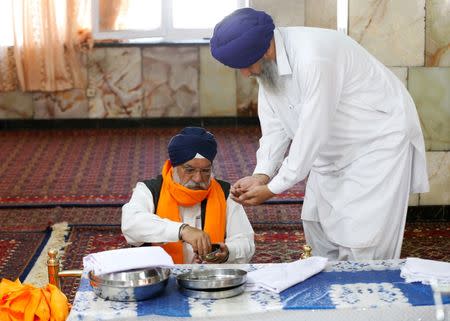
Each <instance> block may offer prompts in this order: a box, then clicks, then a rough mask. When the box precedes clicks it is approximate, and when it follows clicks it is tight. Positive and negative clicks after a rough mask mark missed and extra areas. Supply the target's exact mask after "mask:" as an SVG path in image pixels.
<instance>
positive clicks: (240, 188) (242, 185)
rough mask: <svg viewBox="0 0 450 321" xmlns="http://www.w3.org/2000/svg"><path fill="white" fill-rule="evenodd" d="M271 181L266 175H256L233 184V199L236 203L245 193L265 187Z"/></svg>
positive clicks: (231, 191)
mask: <svg viewBox="0 0 450 321" xmlns="http://www.w3.org/2000/svg"><path fill="white" fill-rule="evenodd" d="M268 181H269V177H268V176H267V175H264V174H254V175H253V176H246V177H244V178H241V179H240V180H238V181H237V182H236V183H234V184H233V186H231V188H230V193H231V198H232V199H233V200H235V201H237V199H238V198H239V196H241V195H242V194H243V193H245V192H247V191H248V190H249V189H251V188H253V187H255V186H260V185H264V184H266V183H267V182H268Z"/></svg>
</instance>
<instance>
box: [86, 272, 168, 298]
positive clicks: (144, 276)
mask: <svg viewBox="0 0 450 321" xmlns="http://www.w3.org/2000/svg"><path fill="white" fill-rule="evenodd" d="M169 276H170V269H168V268H150V269H137V270H130V271H123V272H115V273H107V274H102V275H95V274H94V273H93V272H92V271H91V272H89V273H88V278H89V281H90V284H91V286H92V288H93V290H94V293H95V294H96V295H98V296H99V297H101V298H103V299H106V300H113V301H140V300H147V299H150V298H152V297H155V296H157V295H159V294H160V293H161V292H163V291H164V289H165V287H166V286H167V282H168V279H169Z"/></svg>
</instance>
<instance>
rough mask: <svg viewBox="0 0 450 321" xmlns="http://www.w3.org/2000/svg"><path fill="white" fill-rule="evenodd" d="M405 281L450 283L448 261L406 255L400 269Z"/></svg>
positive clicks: (449, 265)
mask: <svg viewBox="0 0 450 321" xmlns="http://www.w3.org/2000/svg"><path fill="white" fill-rule="evenodd" d="M400 276H401V277H402V278H404V279H405V280H406V282H408V283H410V282H422V283H424V284H430V283H432V282H438V283H439V284H450V263H448V262H440V261H433V260H425V259H419V258H415V257H408V258H407V259H406V262H405V265H403V266H402V268H401V269H400Z"/></svg>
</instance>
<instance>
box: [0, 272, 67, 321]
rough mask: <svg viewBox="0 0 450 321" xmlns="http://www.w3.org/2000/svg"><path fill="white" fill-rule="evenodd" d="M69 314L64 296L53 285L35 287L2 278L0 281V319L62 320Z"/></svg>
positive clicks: (27, 320)
mask: <svg viewBox="0 0 450 321" xmlns="http://www.w3.org/2000/svg"><path fill="white" fill-rule="evenodd" d="M68 314H69V303H68V302H67V298H66V296H65V295H64V294H63V293H62V292H61V291H60V290H59V289H58V288H57V287H56V286H54V285H51V284H48V285H47V286H46V287H43V288H36V287H34V286H32V285H30V284H22V283H21V282H20V281H19V280H18V279H17V280H16V281H15V282H13V281H10V280H8V279H2V281H1V282H0V320H2V321H19V320H20V321H34V320H40V321H46V320H49V321H50V320H51V321H64V320H66V318H67V315H68Z"/></svg>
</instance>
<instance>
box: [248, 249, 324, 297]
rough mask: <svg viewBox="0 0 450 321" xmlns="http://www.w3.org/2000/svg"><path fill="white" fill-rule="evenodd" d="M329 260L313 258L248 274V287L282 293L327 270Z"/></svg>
mask: <svg viewBox="0 0 450 321" xmlns="http://www.w3.org/2000/svg"><path fill="white" fill-rule="evenodd" d="M327 261H328V259H327V258H324V257H320V256H313V257H310V258H307V259H305V260H298V261H295V262H292V263H282V264H275V265H270V266H267V267H264V268H261V269H259V270H255V271H252V272H249V273H248V274H247V286H248V287H249V288H250V289H251V288H252V287H254V286H259V287H262V288H265V289H268V290H270V291H273V292H276V293H280V292H282V291H284V290H286V289H287V288H290V287H291V286H293V285H295V284H297V283H300V282H302V281H304V280H306V279H307V278H309V277H311V276H313V275H314V274H317V273H319V272H320V271H322V270H323V269H324V268H325V265H326V264H327Z"/></svg>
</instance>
